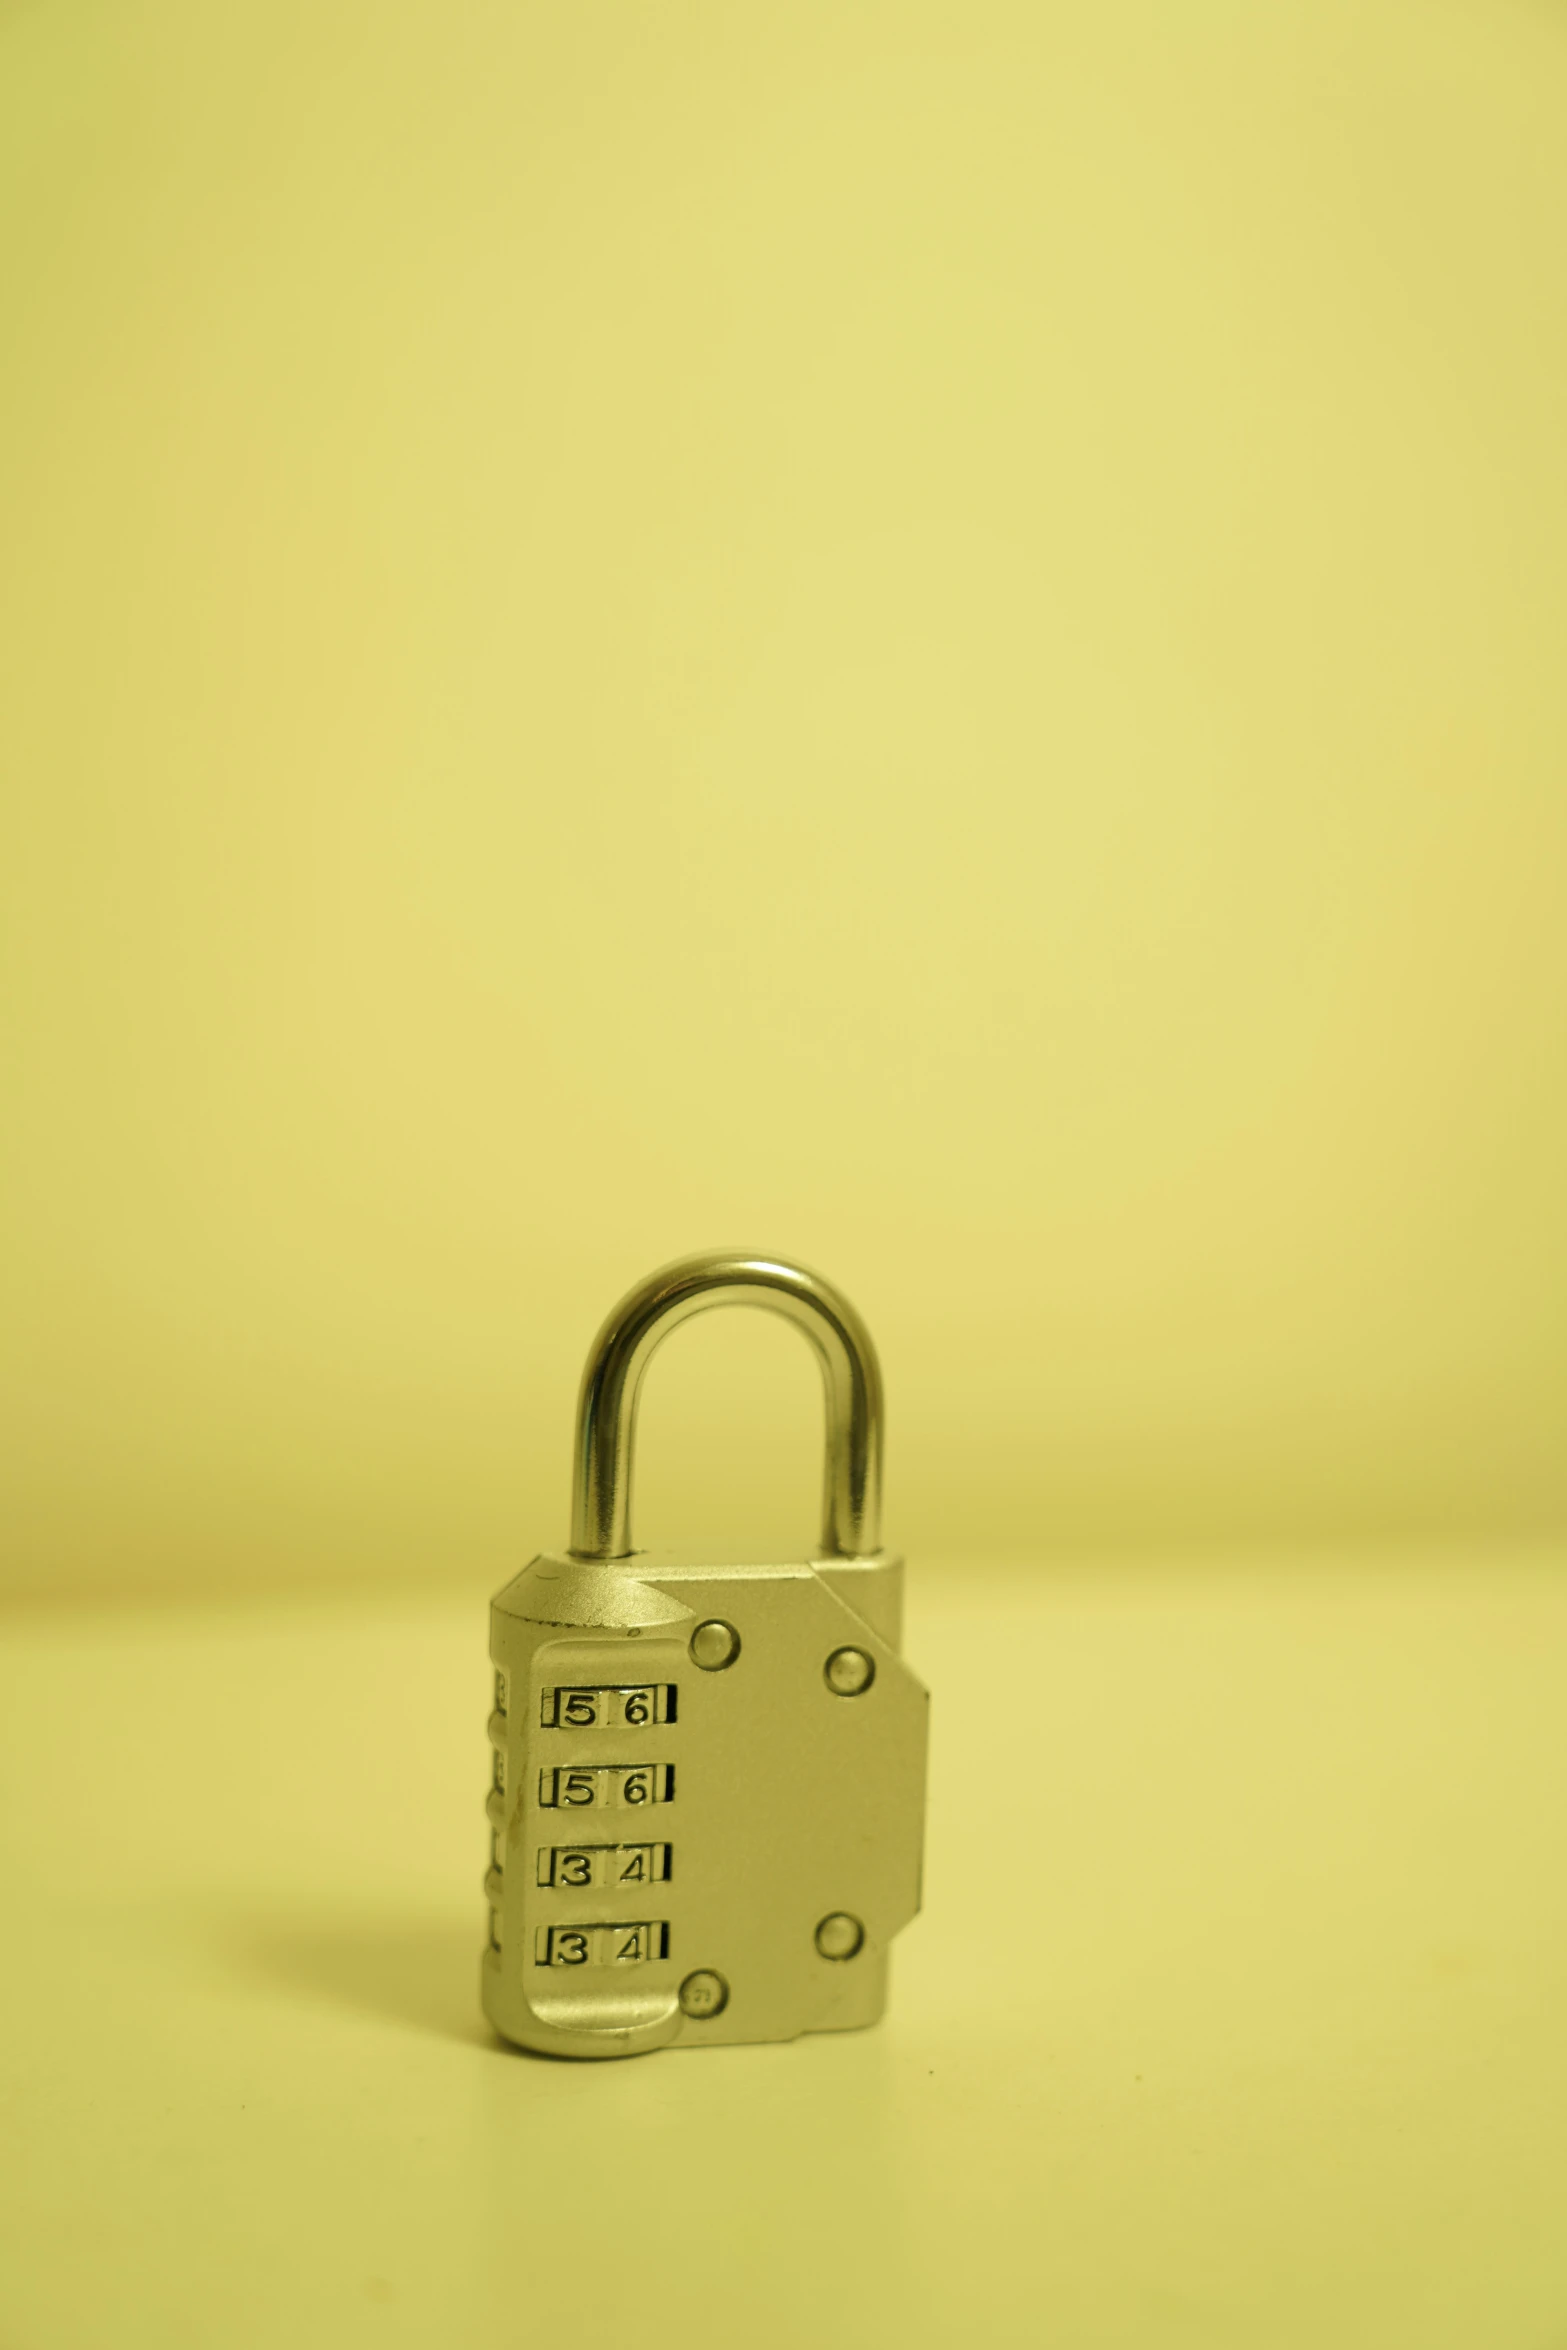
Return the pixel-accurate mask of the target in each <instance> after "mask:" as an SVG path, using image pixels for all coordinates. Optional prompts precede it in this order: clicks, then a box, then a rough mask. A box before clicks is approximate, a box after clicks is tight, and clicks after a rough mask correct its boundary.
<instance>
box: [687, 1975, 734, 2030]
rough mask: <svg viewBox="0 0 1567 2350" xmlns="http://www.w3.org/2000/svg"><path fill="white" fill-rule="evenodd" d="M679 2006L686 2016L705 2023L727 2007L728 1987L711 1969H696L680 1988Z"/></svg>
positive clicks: (720, 1976)
mask: <svg viewBox="0 0 1567 2350" xmlns="http://www.w3.org/2000/svg"><path fill="white" fill-rule="evenodd" d="M680 2004H681V2006H682V2007H683V2008H684V2010H685V2012H686V2014H687V2015H690V2016H695V2017H696V2018H697V2020H698V2021H699V2022H701V2023H705V2022H706V2021H707V2019H708V2017H709V2016H715V2015H722V2013H723V2011H724V2009H725V2008H726V2007H727V2006H728V2005H729V1985H728V1984H727V1983H726V1982H725V1981H724V1978H723V1976H722V1975H720V1974H717V1973H715V1972H714V1970H713V1968H712V1967H708V1966H704V1967H698V1968H697V1970H696V1973H695V1974H694V1975H687V1977H686V1979H685V1981H684V1982H683V1983H682V1984H681V1986H680Z"/></svg>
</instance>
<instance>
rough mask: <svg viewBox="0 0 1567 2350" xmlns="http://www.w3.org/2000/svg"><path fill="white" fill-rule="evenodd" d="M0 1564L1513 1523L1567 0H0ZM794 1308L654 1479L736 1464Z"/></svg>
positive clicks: (1545, 1110) (375, 1568)
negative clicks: (569, 1506)
mask: <svg viewBox="0 0 1567 2350" xmlns="http://www.w3.org/2000/svg"><path fill="white" fill-rule="evenodd" d="M0 176H3V182H4V194H3V204H0V244H3V253H0V263H3V279H4V285H3V300H0V336H3V368H0V402H3V429H0V516H3V555H0V569H3V580H0V666H3V692H0V759H3V778H4V796H5V803H6V806H5V824H6V842H5V848H4V858H3V874H0V886H3V891H4V898H5V904H4V931H5V953H6V957H7V966H8V967H7V972H6V977H5V989H4V995H5V1013H4V1017H5V1021H6V1025H7V1029H8V1034H9V1044H10V1051H9V1056H8V1057H9V1060H10V1074H9V1076H8V1078H7V1095H8V1101H9V1107H10V1113H11V1121H12V1132H11V1139H10V1142H9V1144H8V1147H7V1149H6V1152H5V1169H4V1183H5V1187H6V1200H5V1228H6V1232H7V1240H6V1248H7V1251H8V1256H9V1265H8V1289H9V1309H8V1313H7V1327H8V1337H7V1340H6V1352H7V1361H8V1381H9V1387H10V1392H9V1395H8V1398H7V1400H6V1402H5V1407H4V1409H5V1424H6V1432H7V1442H6V1445H5V1448H4V1449H5V1454H6V1460H7V1467H6V1472H5V1474H6V1477H7V1480H8V1491H7V1492H6V1495H5V1498H4V1505H3V1506H4V1522H5V1526H6V1529H7V1533H6V1541H5V1564H4V1574H5V1577H6V1579H7V1582H8V1584H9V1586H10V1587H11V1588H12V1589H15V1590H25V1591H35V1592H41V1591H48V1590H86V1589H104V1588H111V1587H129V1586H158V1587H184V1586H198V1585H199V1586H203V1587H222V1588H231V1587H232V1588H237V1587H239V1586H241V1585H247V1584H249V1585H259V1584H265V1583H272V1582H282V1581H285V1580H287V1581H293V1580H301V1581H315V1580H319V1579H321V1578H324V1577H337V1576H343V1577H354V1576H361V1577H380V1578H387V1579H390V1578H394V1577H396V1578H407V1577H411V1576H416V1575H421V1576H422V1575H437V1576H445V1575H453V1576H455V1575H457V1574H459V1573H460V1574H462V1575H463V1576H465V1577H466V1576H468V1575H470V1574H471V1575H472V1576H473V1577H475V1578H479V1579H485V1578H487V1579H489V1580H492V1581H498V1580H499V1579H500V1578H501V1577H502V1576H503V1575H505V1574H508V1573H510V1572H511V1571H512V1569H513V1568H514V1566H515V1565H516V1564H517V1563H518V1560H519V1558H520V1557H521V1556H522V1555H525V1554H526V1552H527V1551H528V1550H530V1549H531V1548H533V1547H535V1546H537V1545H538V1544H541V1543H544V1542H548V1541H553V1540H557V1539H559V1538H560V1536H561V1534H562V1533H563V1530H564V1524H565V1507H566V1470H567V1451H568V1444H569V1423H570V1410H571V1403H572V1397H573V1393H574V1389H575V1383H576V1378H577V1374H578V1370H579V1367H580V1362H581V1357H582V1354H583V1350H584V1348H585V1346H586V1343H587V1341H588V1338H589V1336H590V1334H591V1331H592V1329H593V1327H594V1326H595V1324H596V1322H597V1320H598V1318H599V1316H600V1314H601V1313H602V1312H603V1311H604V1309H605V1308H606V1307H607V1306H608V1305H609V1303H610V1302H611V1301H612V1299H613V1298H614V1297H615V1296H616V1295H617V1294H618V1293H619V1292H620V1290H621V1289H622V1288H623V1287H625V1286H626V1285H627V1284H628V1283H629V1282H630V1281H631V1280H633V1279H635V1278H636V1277H638V1276H639V1275H640V1274H642V1273H643V1272H644V1271H646V1270H647V1269H648V1268H649V1267H650V1266H651V1265H653V1264H655V1263H657V1262H659V1261H660V1260H661V1259H663V1258H665V1257H667V1256H670V1255H673V1254H675V1253H677V1252H679V1251H682V1250H685V1249H687V1248H690V1247H694V1246H701V1245H705V1244H708V1243H714V1242H723V1243H731V1242H734V1243H742V1244H759V1245H764V1246H767V1247H771V1248H775V1249H781V1250H785V1251H788V1252H792V1253H797V1254H799V1255H801V1256H803V1257H804V1258H806V1259H807V1260H809V1261H812V1262H815V1263H817V1264H819V1265H820V1266H821V1267H822V1268H823V1269H824V1270H825V1271H826V1272H828V1273H829V1274H830V1275H831V1276H833V1277H834V1278H836V1279H837V1280H839V1281H841V1282H842V1283H843V1285H844V1286H845V1287H846V1288H847V1289H848V1291H849V1292H850V1294H851V1295H852V1296H853V1297H854V1298H855V1300H856V1301H857V1302H858V1304H859V1305H860V1306H861V1308H862V1310H863V1311H864V1313H865V1314H866V1316H867V1318H868V1320H869V1321H870V1324H871V1326H872V1328H873V1330H874V1331H875V1332H876V1334H877V1336H878V1338H879V1340H880V1342H881V1345H882V1349H883V1353H884V1359H885V1364H886V1370H887V1375H888V1382H889V1392H890V1400H891V1415H892V1416H891V1449H890V1460H889V1518H888V1525H889V1532H890V1534H891V1535H892V1536H893V1537H894V1538H895V1539H898V1540H900V1541H901V1542H902V1543H903V1544H904V1546H906V1547H907V1548H909V1549H910V1550H911V1551H913V1552H915V1553H921V1552H923V1553H926V1554H929V1553H932V1552H954V1551H959V1550H989V1551H994V1552H1024V1551H1030V1552H1036V1553H1037V1552H1038V1551H1039V1550H1040V1549H1041V1548H1048V1547H1057V1548H1064V1549H1082V1548H1083V1547H1084V1546H1089V1545H1098V1544H1122V1545H1126V1544H1138V1543H1145V1542H1148V1541H1150V1540H1156V1541H1158V1542H1160V1543H1195V1542H1198V1541H1205V1540H1214V1539H1224V1540H1233V1541H1238V1542H1257V1541H1261V1540H1266V1541H1270V1542H1275V1541H1281V1542H1286V1543H1287V1542H1290V1541H1311V1540H1315V1539H1317V1538H1321V1537H1328V1536H1334V1535H1338V1534H1343V1533H1350V1534H1364V1535H1382V1534H1391V1535H1410V1536H1422V1535H1424V1536H1429V1535H1441V1536H1444V1537H1446V1536H1459V1535H1465V1534H1470V1533H1474V1532H1477V1531H1483V1530H1484V1529H1487V1528H1497V1529H1502V1530H1508V1531H1512V1532H1524V1533H1527V1532H1529V1531H1531V1530H1542V1529H1549V1528H1551V1527H1553V1526H1558V1525H1560V1523H1561V1522H1562V1519H1563V1516H1564V1504H1567V1454H1564V1449H1563V1446H1562V1442H1561V1417H1562V1406H1563V1401H1564V1391H1567V1379H1564V1373H1567V1311H1564V1308H1567V1294H1564V1291H1567V1238H1564V1223H1563V1215H1562V1202H1563V1198H1564V1196H1567V1114H1564V1109H1563V1101H1564V1086H1563V1077H1564V1050H1563V1048H1564V1027H1567V926H1564V924H1563V921H1562V918H1561V907H1562V881H1563V871H1564V865H1563V850H1564V846H1567V843H1564V831H1567V797H1564V790H1563V753H1564V750H1567V703H1564V697H1563V690H1562V647H1563V641H1564V636H1567V432H1564V403H1563V387H1564V380H1567V270H1564V267H1563V255H1564V252H1567V21H1564V19H1563V17H1562V16H1561V14H1560V12H1559V11H1558V10H1556V9H1554V8H1549V7H1543V6H1525V5H1512V4H1510V0H1496V4H1494V5H1483V6H1482V5H1474V4H1470V5H1454V4H1444V0H1422V4H1421V5H1410V6H1403V5H1398V4H1397V0H1375V4H1368V0H1342V4H1340V0H1307V4H1303V5H1295V6H1279V7H1273V6H1259V7H1247V6H1240V5H1226V4H1221V0H1187V4H1185V5H1182V6H1179V7H1171V6H1169V5H1167V4H1166V0H1109V4H1107V5H1102V6H1096V7H1091V8H1090V7H1082V6H1079V7H1075V8H1072V7H1065V6H1061V5H1052V4H1047V0H1029V4H1027V5H1021V4H1019V5H1002V4H999V0H961V4H959V0H948V4H942V5H933V4H931V0H898V4H895V5H894V4H887V5H863V4H856V0H790V5H788V6H787V7H782V8H770V7H766V6H763V5H760V4H756V5H751V4H748V0H739V4H737V0H727V4H725V5H715V4H712V0H708V4H694V5H669V4H659V5H653V4H651V0H649V4H647V5H637V4H631V0H624V4H616V5H607V4H604V0H587V4H583V5H577V4H576V0H572V4H569V5H568V4H565V0H560V4H557V5H552V6H544V7H540V6H517V7H511V6H494V5H480V4H478V0H375V4H374V5H368V4H359V0H342V4H334V5H332V6H328V7H322V6H320V5H318V4H317V0H310V4H309V5H305V4H303V0H272V4H269V5H267V6H265V7H262V6H259V5H256V4H255V0H224V4H223V5H222V6H219V7H213V6H210V5H207V4H205V0H203V4H202V5H194V4H192V5H178V4H172V0H145V4H141V5H124V6H108V5H87V4H82V5H75V4H67V0H35V4H33V5H25V4H24V5H13V6H12V7H10V8H9V9H7V10H6V11H5V13H4V16H3V19H0ZM818 1410H819V1407H818V1403H817V1399H816V1396H815V1393H814V1391H813V1373H812V1371H811V1368H810V1365H809V1362H808V1359H807V1358H806V1356H805V1353H804V1350H803V1349H799V1348H798V1347H797V1346H796V1344H795V1342H794V1341H793V1339H792V1337H791V1334H789V1333H788V1332H787V1331H784V1330H782V1329H780V1328H775V1327H773V1326H772V1325H770V1324H769V1323H768V1322H767V1321H766V1320H765V1318H762V1317H737V1316H726V1317H720V1318H718V1319H717V1320H715V1322H713V1323H712V1324H710V1325H706V1324H704V1325H698V1326H697V1328H696V1329H694V1330H693V1331H691V1332H690V1333H687V1334H685V1335H683V1336H682V1338H681V1339H680V1341H679V1343H678V1345H677V1346H676V1347H674V1348H672V1349H671V1350H670V1353H669V1355H668V1356H667V1357H666V1358H665V1360H664V1361H663V1362H662V1363H661V1364H660V1366H659V1370H658V1373H657V1376H656V1378H655V1380H654V1382H653V1383H652V1389H651V1392H650V1402H649V1408H648V1413H647V1420H646V1430H645V1434H646V1444H645V1447H644V1457H645V1462H646V1475H645V1477H644V1480H643V1489H642V1490H643V1503H644V1507H643V1511H642V1516H641V1521H640V1528H641V1531H642V1532H644V1533H645V1534H647V1535H648V1536H650V1537H651V1536H666V1537H667V1536H671V1535H675V1534H678V1533H680V1532H682V1531H691V1532H694V1533H708V1532H717V1531H721V1530H724V1529H731V1530H734V1529H743V1530H744V1531H746V1532H749V1533H755V1534H757V1535H759V1536H767V1537H771V1536H773V1535H775V1534H782V1533H784V1532H791V1533H795V1534H804V1533H805V1532H807V1531H808V1530H809V1528H810V1526H811V1524H812V1522H813V1515H812V1514H813V1508H814V1471H813V1468H812V1466H811V1456H812V1454H813V1452H814V1449H815V1447H816V1445H817V1443H818V1442H819V1435H818V1429H817V1416H818Z"/></svg>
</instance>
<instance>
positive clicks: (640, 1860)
mask: <svg viewBox="0 0 1567 2350" xmlns="http://www.w3.org/2000/svg"><path fill="white" fill-rule="evenodd" d="M671 1857H672V1856H671V1853H670V1848H669V1846H668V1845H667V1844H553V1845H551V1844H545V1845H541V1846H540V1848H539V1864H538V1880H539V1883H540V1884H541V1885H659V1884H663V1883H665V1882H667V1880H668V1878H669V1876H670V1873H671V1870H670V1862H671Z"/></svg>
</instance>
